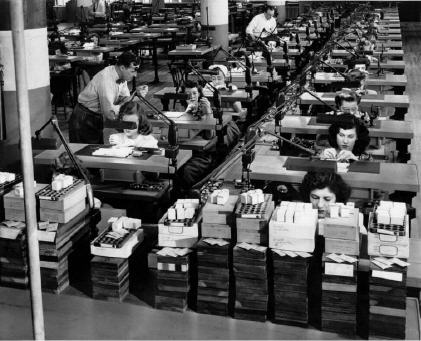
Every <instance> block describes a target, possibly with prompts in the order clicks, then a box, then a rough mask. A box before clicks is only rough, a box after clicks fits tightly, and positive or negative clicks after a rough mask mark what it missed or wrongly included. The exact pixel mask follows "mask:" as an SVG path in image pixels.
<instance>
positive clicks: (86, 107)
mask: <svg viewBox="0 0 421 341" xmlns="http://www.w3.org/2000/svg"><path fill="white" fill-rule="evenodd" d="M138 65H139V64H138V62H137V57H136V55H134V54H133V53H132V52H124V53H122V54H121V55H120V56H119V57H118V60H117V64H116V65H110V66H107V67H106V68H104V69H103V70H101V71H100V72H98V73H97V74H96V75H95V76H94V77H93V78H92V80H91V81H90V82H89V83H88V85H87V86H86V87H85V89H83V91H82V92H81V93H80V94H79V97H78V103H77V104H76V106H75V108H74V110H73V113H72V115H71V117H70V120H69V141H70V142H71V143H89V144H103V143H104V138H103V128H104V121H105V120H115V119H116V118H117V117H118V113H119V111H120V107H121V105H123V104H124V103H126V102H127V101H128V100H129V98H130V91H129V88H128V87H127V82H128V81H131V80H133V77H136V76H137V70H138ZM136 90H137V93H138V95H141V96H146V94H147V92H148V89H147V86H139V87H137V88H136Z"/></svg>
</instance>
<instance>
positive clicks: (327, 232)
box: [324, 208, 359, 240]
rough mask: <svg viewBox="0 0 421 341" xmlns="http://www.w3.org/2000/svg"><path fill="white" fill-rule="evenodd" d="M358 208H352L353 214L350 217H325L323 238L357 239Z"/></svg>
mask: <svg viewBox="0 0 421 341" xmlns="http://www.w3.org/2000/svg"><path fill="white" fill-rule="evenodd" d="M358 220H359V210H358V209H357V208H356V209H354V214H353V215H351V216H350V217H338V218H325V221H324V236H325V238H334V239H345V240H357V239H358V238H357V236H358V233H359V224H358Z"/></svg>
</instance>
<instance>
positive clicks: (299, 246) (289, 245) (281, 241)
mask: <svg viewBox="0 0 421 341" xmlns="http://www.w3.org/2000/svg"><path fill="white" fill-rule="evenodd" d="M269 236H270V238H269V247H270V248H271V249H281V250H287V251H303V252H310V253H311V252H313V251H314V247H315V240H314V236H313V238H307V239H303V238H291V237H288V238H285V237H282V236H279V237H277V236H276V235H274V234H273V233H272V234H271V233H270V232H269Z"/></svg>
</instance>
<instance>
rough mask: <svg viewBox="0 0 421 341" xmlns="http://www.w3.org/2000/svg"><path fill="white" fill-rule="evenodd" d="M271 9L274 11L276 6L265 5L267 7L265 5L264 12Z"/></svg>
mask: <svg viewBox="0 0 421 341" xmlns="http://www.w3.org/2000/svg"><path fill="white" fill-rule="evenodd" d="M269 10H271V11H274V10H275V6H272V5H265V7H264V12H267V11H269Z"/></svg>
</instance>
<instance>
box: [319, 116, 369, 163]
mask: <svg viewBox="0 0 421 341" xmlns="http://www.w3.org/2000/svg"><path fill="white" fill-rule="evenodd" d="M342 116H343V119H342V120H341V121H340V122H336V123H334V124H332V125H331V126H330V127H329V135H328V141H329V144H330V147H331V148H326V149H324V150H323V151H322V153H321V154H320V158H321V159H335V160H359V159H361V158H363V159H367V157H366V155H367V154H366V153H365V151H366V148H367V147H368V145H369V143H370V137H369V132H368V129H367V128H366V127H365V126H364V125H362V124H361V123H360V122H359V120H358V119H357V118H355V117H354V116H352V115H351V114H343V115H342Z"/></svg>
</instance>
